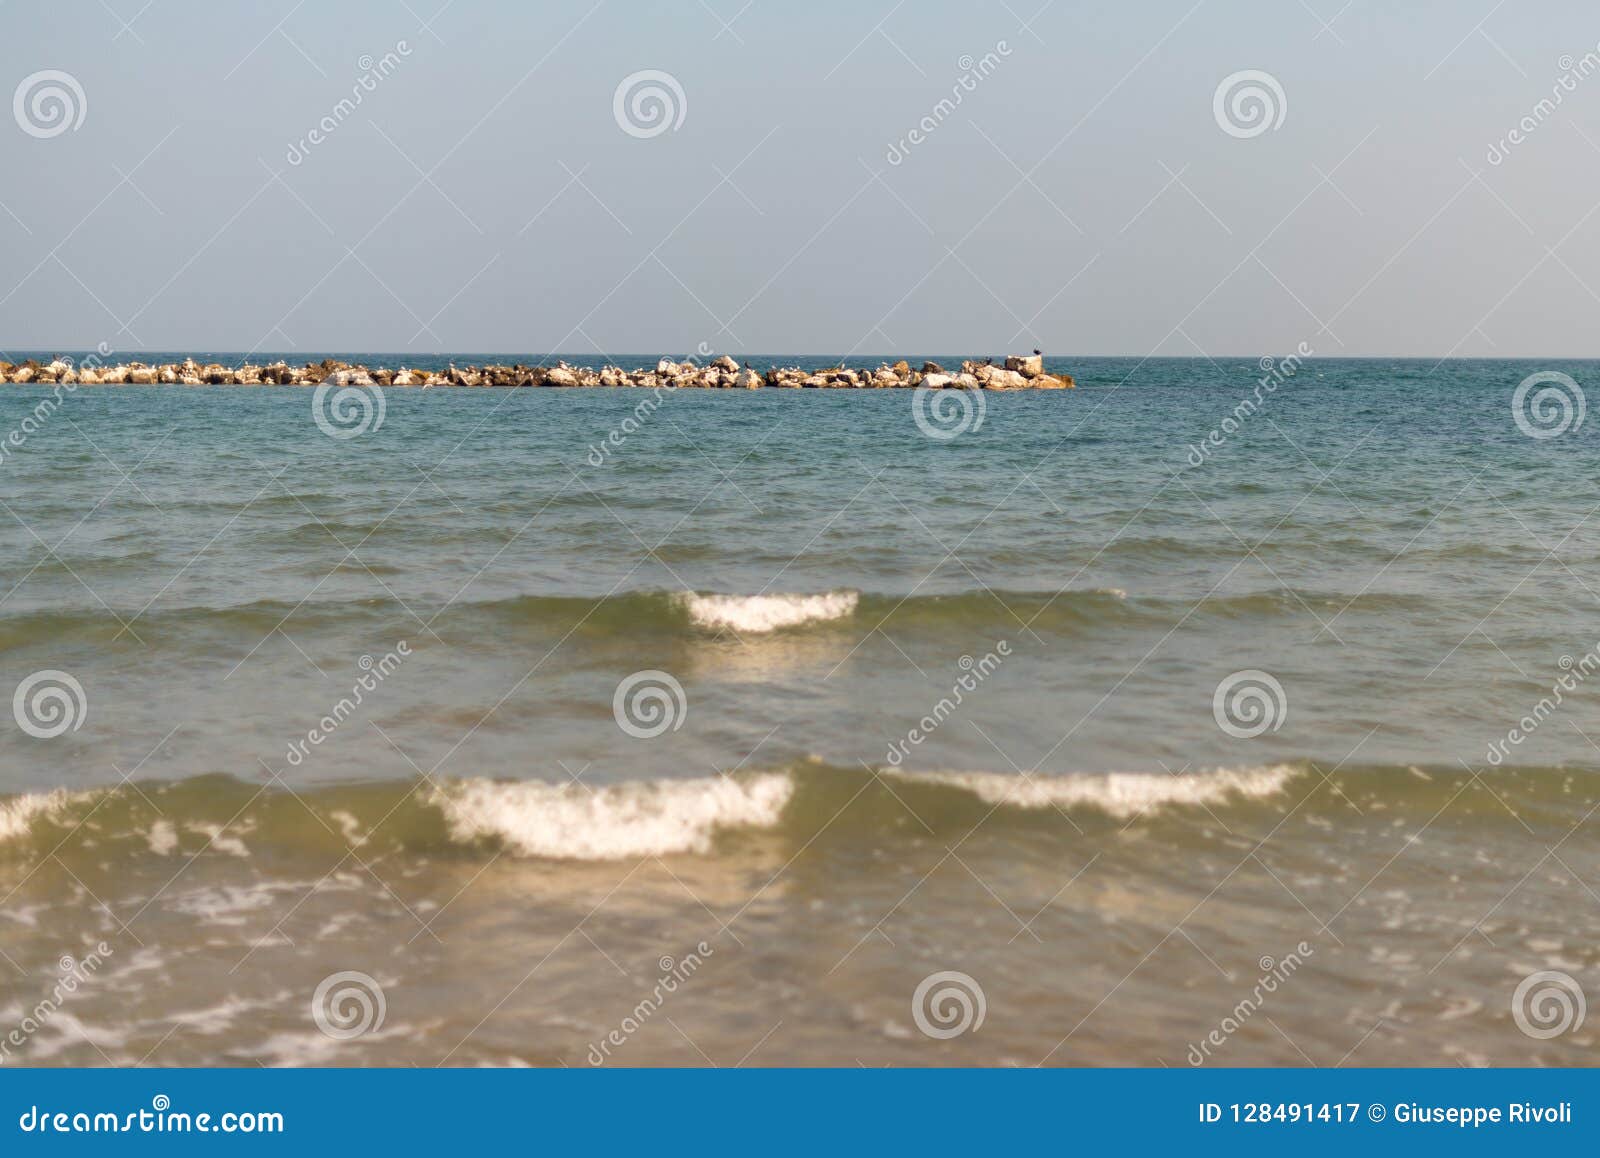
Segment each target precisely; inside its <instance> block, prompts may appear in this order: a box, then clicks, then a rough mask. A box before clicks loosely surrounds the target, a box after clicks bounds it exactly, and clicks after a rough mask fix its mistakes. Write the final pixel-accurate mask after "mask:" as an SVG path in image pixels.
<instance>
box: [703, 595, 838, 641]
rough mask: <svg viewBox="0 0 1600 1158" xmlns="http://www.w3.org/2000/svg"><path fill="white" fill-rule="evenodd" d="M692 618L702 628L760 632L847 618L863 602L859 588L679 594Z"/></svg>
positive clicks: (750, 632)
mask: <svg viewBox="0 0 1600 1158" xmlns="http://www.w3.org/2000/svg"><path fill="white" fill-rule="evenodd" d="M679 599H680V601H681V603H682V605H683V607H684V609H685V610H687V611H688V612H689V618H690V620H691V621H693V622H694V623H695V624H696V625H697V626H699V627H712V628H716V627H727V628H731V629H733V630H734V631H737V632H742V633H749V634H756V633H760V632H765V631H777V630H778V629H779V628H782V627H794V626H796V625H798V624H801V623H810V622H812V621H814V620H827V619H843V618H845V617H846V616H848V615H854V614H855V610H856V605H857V604H858V603H860V602H861V594H860V592H857V591H827V592H823V593H822V594H819V595H781V594H780V595H696V594H692V593H688V594H684V595H682V596H680V597H679Z"/></svg>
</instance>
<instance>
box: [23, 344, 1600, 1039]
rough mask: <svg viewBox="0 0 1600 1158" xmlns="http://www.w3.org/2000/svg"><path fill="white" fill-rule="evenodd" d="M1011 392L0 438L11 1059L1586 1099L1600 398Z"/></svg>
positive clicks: (1598, 771)
mask: <svg viewBox="0 0 1600 1158" xmlns="http://www.w3.org/2000/svg"><path fill="white" fill-rule="evenodd" d="M37 353H41V354H43V355H44V356H46V357H48V356H50V355H53V354H57V353H62V354H70V353H72V352H70V351H45V352H37ZM81 353H82V352H80V354H81ZM189 354H193V355H194V356H195V357H197V359H200V360H203V361H204V360H213V361H218V362H222V363H225V364H234V363H237V362H240V361H244V360H246V359H245V358H244V356H243V355H240V354H238V353H236V352H235V353H225V352H195V351H184V352H182V353H172V354H159V353H138V354H127V355H118V356H116V357H115V358H114V359H113V360H115V361H127V360H132V359H134V358H137V359H138V360H141V361H144V362H146V363H151V362H161V361H176V360H181V358H182V357H185V356H188V355H189ZM6 356H8V357H9V358H10V359H11V360H18V359H20V358H21V357H24V356H26V355H25V354H23V353H19V352H17V351H11V352H9V353H8V355H6ZM280 356H281V357H283V358H284V359H285V360H287V361H290V362H291V363H296V364H298V363H303V362H308V361H310V362H316V361H320V360H321V359H322V358H324V357H329V356H332V357H336V358H340V359H342V360H346V361H352V362H362V363H365V364H367V365H371V366H377V365H384V366H400V365H406V366H411V367H416V368H422V369H436V368H440V367H443V366H445V365H447V364H449V363H451V362H454V363H455V364H457V365H467V364H474V363H476V364H482V363H485V362H491V361H493V362H507V363H509V362H517V361H521V362H524V363H530V364H531V363H546V364H549V363H552V362H553V361H554V360H555V359H554V357H552V356H549V355H528V354H524V355H506V354H502V355H488V354H469V353H462V354H457V355H453V356H450V357H445V356H427V357H417V356H414V355H399V354H394V355H383V354H337V353H335V354H331V355H330V354H326V353H322V352H318V353H306V352H296V353H293V354H283V355H277V354H257V355H252V356H251V357H250V358H249V359H248V360H249V361H251V362H253V363H264V362H267V361H271V360H275V359H276V358H277V357H280ZM658 356H659V355H654V354H652V355H639V356H617V357H614V358H609V359H602V358H600V357H598V356H592V357H584V356H582V355H568V356H567V360H568V361H569V362H572V363H574V364H582V365H596V366H597V365H600V364H601V363H602V362H604V361H615V362H617V363H618V364H620V365H622V366H624V367H628V368H633V367H635V366H648V365H653V364H654V363H655V361H656V359H657V357H658ZM669 356H675V355H669ZM933 357H934V359H935V360H938V361H941V362H943V363H944V364H946V365H952V366H953V365H956V364H958V363H959V361H960V358H959V356H957V357H950V358H942V357H939V356H938V355H934V356H933ZM741 360H747V361H749V362H750V363H751V364H753V365H755V366H757V367H759V368H766V367H767V366H770V365H803V366H821V365H825V364H831V363H832V362H833V361H834V360H833V359H831V358H806V357H791V356H783V355H776V356H768V355H762V356H751V357H748V358H747V359H746V358H742V359H741ZM921 360H922V359H921V358H915V359H912V362H913V365H916V364H919V363H920V362H921ZM878 361H879V359H877V358H871V359H852V360H851V364H853V365H866V366H871V365H875V364H877V362H878ZM1048 367H1049V368H1050V369H1051V370H1052V371H1054V372H1058V373H1067V374H1071V375H1073V376H1074V377H1075V378H1076V380H1077V389H1076V390H1073V391H1056V392H1037V393H1035V392H1019V393H985V394H982V395H972V396H965V397H964V396H961V395H957V394H949V395H948V396H946V397H937V396H935V397H932V398H929V397H925V396H921V395H918V394H915V393H914V392H912V391H909V390H880V391H851V390H841V391H809V390H808V391H799V390H792V391H791V390H773V389H768V390H760V391H700V390H694V391H691V390H680V391H677V392H675V393H666V394H662V395H659V396H653V395H652V394H651V392H650V391H646V390H638V389H632V390H628V389H622V390H603V389H578V390H559V389H525V390H491V389H441V390H428V391H422V390H419V389H407V388H395V389H389V390H387V391H384V392H383V393H382V396H381V400H380V399H378V398H376V397H375V396H373V395H371V394H370V393H368V394H367V395H366V396H364V397H362V398H350V399H347V400H346V404H347V405H348V406H349V407H351V408H352V409H350V410H349V411H348V412H347V413H346V414H345V415H344V422H343V424H342V425H341V424H340V422H339V421H338V420H337V418H335V419H334V420H329V416H328V415H327V413H325V412H324V413H321V414H319V413H317V412H315V403H314V394H315V391H314V390H312V389H309V388H303V387H264V388H256V387H217V388H206V387H200V388H185V387H134V386H114V387H81V388H78V389H77V390H75V391H70V392H65V393H64V394H63V395H62V397H61V400H60V402H59V406H52V405H44V406H43V409H42V410H41V409H40V407H41V404H44V403H45V402H46V400H48V399H52V398H53V397H54V395H53V394H52V392H51V389H50V388H48V387H42V388H41V387H32V386H0V440H3V439H5V437H6V434H7V432H9V433H10V438H9V441H5V442H4V446H5V453H4V454H3V455H0V503H3V509H0V520H3V521H4V522H5V523H6V524H7V525H8V526H9V527H10V531H9V533H8V537H7V539H6V543H7V550H6V551H5V552H4V553H3V555H0V692H4V693H5V694H6V695H11V694H12V693H13V691H15V693H16V696H15V702H14V704H13V713H12V715H11V716H10V717H6V718H5V719H4V723H5V726H4V727H0V949H3V950H4V961H0V1030H5V1029H7V1028H8V1027H10V1026H11V1025H13V1024H20V1023H21V1022H22V1021H23V1020H25V1019H26V1018H27V1017H28V1016H29V1011H30V1010H34V1009H35V1007H36V1005H37V1003H38V1002H39V1000H40V999H41V997H43V996H45V995H46V994H48V993H49V992H50V991H51V987H52V986H53V985H54V984H55V983H56V982H57V980H58V979H59V978H60V976H61V970H62V968H63V966H62V964H61V961H62V958H63V957H72V958H73V959H74V960H75V961H78V960H81V959H83V957H84V955H85V954H95V953H100V949H99V947H100V946H102V945H103V946H104V953H100V955H101V956H102V957H103V958H104V963H103V965H102V966H97V969H96V972H95V973H94V975H93V977H92V978H91V979H89V980H88V981H87V982H86V983H85V984H83V985H81V986H79V987H77V989H76V992H74V993H72V994H71V995H70V997H69V998H68V1000H67V1001H66V1002H65V1003H64V1004H63V1005H62V1006H61V1009H60V1010H59V1011H57V1012H55V1013H54V1014H53V1015H52V1016H50V1017H48V1018H45V1019H43V1020H42V1023H41V1024H39V1025H38V1026H37V1027H36V1028H35V1029H34V1030H32V1031H30V1032H29V1033H27V1034H25V1035H24V1036H25V1043H24V1044H23V1045H21V1046H13V1048H12V1053H11V1054H10V1055H8V1056H7V1058H6V1061H7V1062H8V1063H9V1062H16V1063H18V1064H73V1065H101V1064H106V1063H107V1062H108V1061H109V1062H115V1063H119V1064H125V1063H134V1062H138V1061H141V1060H145V1059H147V1058H148V1059H149V1061H150V1062H151V1064H253V1063H255V1062H257V1061H259V1062H264V1063H267V1064H336V1065H342V1064H382V1065H390V1064H392V1065H409V1064H419V1065H436V1064H440V1063H443V1064H450V1065H474V1064H494V1065H504V1064H535V1065H557V1064H568V1065H575V1066H582V1065H590V1064H597V1060H598V1062H599V1063H602V1064H624V1065H653V1064H685V1065H704V1064H708V1063H710V1062H715V1063H716V1064H719V1065H733V1064H735V1063H738V1062H740V1061H741V1060H745V1064H780V1063H798V1064H819V1063H831V1064H846V1065H853V1064H856V1062H857V1061H861V1062H864V1063H868V1064H873V1063H885V1062H887V1063H893V1064H905V1065H921V1064H930V1065H937V1064H980V1065H990V1064H1019V1065H1032V1064H1036V1063H1040V1062H1043V1063H1045V1064H1117V1065H1161V1064H1167V1065H1174V1066H1182V1065H1190V1064H1197V1061H1196V1057H1197V1055H1198V1058H1199V1063H1198V1064H1223V1065H1239V1064H1284V1065H1305V1064H1312V1063H1314V1064H1318V1065H1332V1064H1335V1063H1337V1062H1339V1061H1340V1060H1341V1059H1343V1058H1346V1057H1348V1058H1349V1063H1350V1064H1362V1063H1365V1064H1399V1063H1415V1064H1430V1065H1431V1064H1436V1065H1455V1064H1574V1063H1581V1064H1588V1063H1589V1062H1591V1061H1592V1059H1593V1056H1594V1055H1593V1050H1594V1048H1595V1045H1596V1043H1597V1034H1596V1031H1595V1028H1594V1024H1595V1023H1594V1022H1593V1021H1591V1023H1590V1024H1589V1025H1588V1026H1581V1025H1580V1026H1577V1027H1575V1028H1572V1029H1570V1030H1569V1031H1567V1032H1562V1033H1559V1034H1555V1035H1546V1036H1540V1035H1538V1034H1530V1033H1528V1032H1526V1031H1525V1029H1524V1028H1523V1025H1524V1022H1525V1021H1526V1017H1525V1016H1524V1011H1523V1010H1519V1008H1518V1006H1517V1000H1518V999H1519V985H1520V983H1522V982H1523V981H1524V979H1526V978H1527V977H1529V976H1531V975H1533V974H1536V973H1546V972H1558V973H1561V974H1564V975H1567V976H1569V977H1570V978H1593V977H1594V976H1596V975H1597V974H1596V968H1597V966H1600V904H1597V903H1596V900H1595V897H1596V891H1595V890H1596V889H1600V844H1597V842H1596V841H1595V840H1594V839H1593V836H1594V823H1595V822H1594V821H1593V820H1592V819H1591V817H1592V815H1593V813H1594V811H1595V809H1596V807H1597V806H1600V707H1597V705H1600V667H1597V665H1600V657H1597V656H1596V654H1595V653H1596V649H1597V647H1600V525H1597V524H1596V522H1595V521H1594V519H1593V516H1594V515H1595V514H1596V512H1597V509H1600V453H1597V451H1600V441H1597V437H1600V435H1597V430H1596V423H1595V418H1594V416H1592V415H1590V416H1588V420H1587V421H1579V418H1580V414H1581V411H1579V410H1578V409H1577V403H1578V401H1580V400H1581V394H1580V395H1578V396H1576V397H1574V396H1573V395H1572V394H1570V392H1569V393H1566V394H1565V395H1564V397H1566V398H1567V400H1568V402H1569V403H1570V405H1569V407H1568V410H1567V411H1566V414H1567V419H1568V420H1567V423H1566V428H1565V429H1564V430H1563V431H1562V432H1560V433H1559V434H1556V435H1555V436H1551V437H1536V436H1535V435H1547V434H1550V432H1551V430H1552V429H1553V428H1554V427H1555V426H1560V425H1561V413H1562V412H1561V411H1560V409H1559V407H1557V408H1555V409H1551V407H1553V406H1554V405H1555V401H1556V400H1555V399H1554V397H1553V396H1552V397H1546V398H1545V399H1544V403H1542V404H1540V407H1539V409H1538V411H1537V412H1535V411H1534V410H1533V409H1532V408H1533V407H1534V405H1535V400H1536V398H1537V396H1538V395H1539V394H1540V391H1541V390H1542V389H1543V387H1544V386H1547V385H1549V384H1550V382H1552V381H1554V382H1555V388H1556V389H1557V390H1559V391H1565V390H1566V389H1567V388H1566V387H1565V386H1564V385H1563V384H1562V383H1561V382H1560V381H1559V380H1552V379H1547V380H1544V381H1543V382H1542V383H1540V384H1536V385H1534V386H1533V387H1532V388H1531V390H1530V391H1528V392H1525V393H1524V396H1523V398H1522V400H1521V403H1520V416H1521V417H1522V419H1523V421H1522V422H1520V423H1519V421H1518V417H1519V409H1518V405H1519V404H1518V403H1517V400H1516V393H1517V390H1518V386H1519V384H1520V383H1522V382H1524V381H1525V380H1526V379H1527V378H1528V377H1529V376H1530V375H1533V374H1536V373H1542V372H1557V373H1560V374H1564V375H1568V376H1570V379H1571V380H1572V381H1573V382H1575V383H1577V384H1579V389H1580V390H1581V387H1582V385H1583V384H1587V383H1593V382H1600V364H1596V363H1590V362H1572V361H1561V360H1551V361H1547V362H1509V361H1444V362H1433V361H1411V360H1389V359H1361V360H1311V361H1307V362H1304V363H1300V364H1294V363H1288V364H1285V363H1281V362H1280V363H1276V364H1274V365H1272V366H1270V367H1264V366H1263V364H1261V363H1258V362H1257V361H1256V360H1242V359H1222V360H1216V361H1212V360H1209V359H1151V360H1144V361H1140V360H1135V359H1107V358H1068V359H1050V360H1049V361H1048ZM1263 379H1271V380H1273V385H1272V387H1271V388H1270V389H1264V388H1263V387H1262V386H1261V385H1260V383H1261V382H1262V380H1263ZM1247 399H1248V400H1250V402H1251V405H1249V406H1243V405H1242V404H1243V403H1244V402H1245V400H1247ZM323 401H324V404H325V406H326V405H328V404H332V403H334V402H335V401H336V400H335V399H332V398H324V400H323ZM363 404H364V406H365V409H363ZM380 415H381V421H380V420H379V417H380ZM319 418H321V419H324V420H325V421H321V422H319V421H318V420H319ZM1541 424H1542V426H1541ZM357 428H359V429H357ZM1529 431H1532V433H1529ZM345 435H350V436H349V437H344V436H345ZM1591 673H1592V674H1591ZM1564 677H1565V678H1566V682H1567V684H1568V685H1570V686H1568V687H1566V688H1564V689H1563V690H1561V691H1560V693H1559V695H1553V689H1555V688H1557V687H1559V686H1560V685H1561V681H1562V680H1563V678H1564ZM1290 962H1292V968H1291V967H1290V965H1289V963H1290ZM691 963H692V968H691ZM336 973H354V974H359V975H361V976H360V977H358V978H356V979H355V980H354V981H350V980H348V979H346V980H344V981H339V982H334V983H332V985H331V987H330V986H324V985H323V984H322V983H323V982H325V981H326V980H327V979H328V978H329V977H330V976H332V975H334V974H336ZM937 974H959V975H961V976H960V977H959V978H958V979H956V980H954V981H951V980H949V979H946V980H943V981H937V982H934V983H932V984H931V987H930V986H923V985H922V983H923V982H924V981H925V980H926V979H928V978H930V977H933V976H935V975H937ZM666 977H671V978H673V979H674V984H673V985H671V986H664V985H663V978H666ZM1266 977H1271V978H1272V979H1273V984H1272V985H1271V986H1269V987H1266V991H1265V995H1263V992H1262V990H1263V979H1264V978H1266ZM369 982H370V984H369ZM952 984H954V985H957V986H958V987H961V988H962V990H963V992H964V993H965V994H966V995H967V997H968V1002H967V1005H966V1006H965V1010H966V1012H967V1014H968V1016H967V1017H966V1018H965V1020H966V1021H967V1023H968V1024H966V1025H965V1026H964V1027H960V1022H961V1021H962V1017H961V1014H962V1011H963V1007H961V1006H960V1004H959V1003H957V1004H956V1005H954V1006H951V1005H948V1004H947V1005H945V1006H942V1007H940V1008H939V1009H936V1010H934V1011H933V1013H932V1014H930V1012H929V1010H928V1008H927V1001H928V1000H929V993H930V992H937V991H939V990H941V989H944V988H948V987H949V986H950V985H952ZM352 985H353V986H355V987H356V988H357V989H359V990H360V991H361V992H362V993H364V994H365V995H366V996H367V997H368V1002H367V1005H366V1006H365V1007H363V1006H361V1004H360V1002H356V1003H354V1004H353V1005H351V1004H349V1003H347V1004H346V1007H345V1009H344V1011H343V1012H344V1013H346V1014H349V1015H350V1016H353V1017H354V1019H355V1020H356V1021H357V1022H360V1021H361V1015H362V1009H363V1008H366V1009H367V1010H369V1011H370V1012H371V1013H372V1014H373V1016H370V1017H368V1018H367V1019H366V1020H367V1021H368V1023H369V1024H367V1025H365V1026H362V1025H359V1024H358V1025H356V1026H355V1028H357V1029H362V1030H364V1032H360V1033H341V1032H333V1033H330V1032H328V1028H327V1025H326V1024H325V1023H326V1022H327V1016H325V1015H326V1013H327V1007H328V1003H329V1001H330V1000H331V998H330V993H334V992H344V991H346V990H348V989H349V988H350V987H351V986H352ZM919 987H920V988H919ZM652 995H654V996H653V997H652ZM1252 995H1254V996H1253V997H1252ZM647 998H649V999H650V1000H648V1001H647V1000H646V999H647ZM1245 998H1251V1002H1250V1003H1248V1007H1247V1009H1246V1012H1245V1013H1243V1014H1241V1013H1240V1012H1239V1010H1240V1003H1241V1000H1242V999H1245ZM1525 998H1526V991H1522V992H1521V999H1524V1000H1525ZM319 1002H320V1003H321V1005H320V1006H319ZM641 1003H643V1004H641ZM379 1009H381V1012H382V1016H381V1020H380V1019H379V1018H378V1017H377V1016H376V1012H377V1010H379ZM952 1011H953V1012H952ZM980 1012H981V1017H980V1016H979V1013H980ZM941 1013H948V1014H950V1020H951V1021H952V1022H954V1024H953V1025H949V1024H948V1023H947V1022H940V1021H939V1020H938V1019H937V1017H936V1016H934V1015H935V1014H941ZM930 1018H932V1020H931V1021H930ZM1224 1023H1226V1024H1224ZM947 1025H948V1027H949V1028H957V1027H960V1028H961V1032H956V1033H945V1032H942V1030H943V1029H944V1028H946V1027H947ZM930 1026H931V1028H932V1029H933V1030H935V1031H936V1032H932V1033H930V1032H929V1028H930ZM1219 1027H1221V1028H1219ZM337 1028H338V1027H337V1026H335V1029H336V1030H337ZM1208 1035H1212V1036H1210V1037H1208ZM618 1038H620V1039H621V1044H616V1041H617V1039H618ZM1213 1038H1217V1039H1220V1040H1221V1044H1216V1041H1215V1040H1213Z"/></svg>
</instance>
